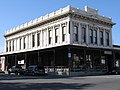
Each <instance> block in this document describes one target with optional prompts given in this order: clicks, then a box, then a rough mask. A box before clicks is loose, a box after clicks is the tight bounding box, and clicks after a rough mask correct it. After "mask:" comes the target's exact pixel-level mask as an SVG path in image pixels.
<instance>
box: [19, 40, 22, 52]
mask: <svg viewBox="0 0 120 90" xmlns="http://www.w3.org/2000/svg"><path fill="white" fill-rule="evenodd" d="M19 43H20V44H19V45H20V46H19V49H20V50H21V43H22V38H20V42H19Z"/></svg>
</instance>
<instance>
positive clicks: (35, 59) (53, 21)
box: [1, 5, 115, 75]
mask: <svg viewBox="0 0 120 90" xmlns="http://www.w3.org/2000/svg"><path fill="white" fill-rule="evenodd" d="M114 24H115V23H113V22H112V19H111V18H108V17H105V16H101V15H99V13H98V10H95V9H92V8H89V7H87V6H86V7H85V10H81V9H79V8H74V7H71V6H69V5H68V6H67V7H65V8H61V9H59V10H57V11H55V12H52V13H50V14H47V15H45V16H41V17H40V18H36V19H35V20H31V21H30V22H27V23H25V24H22V25H20V26H17V27H15V28H12V29H10V30H8V31H7V32H6V33H5V35H4V37H5V52H4V53H2V54H1V58H2V59H1V61H2V62H3V63H2V70H3V71H4V70H7V69H8V68H10V67H11V66H13V65H20V66H22V67H23V68H26V67H28V66H29V65H33V64H37V65H42V66H44V67H45V69H46V72H48V73H55V74H61V75H62V74H65V75H69V74H72V73H77V74H78V73H81V74H82V73H83V74H85V73H86V72H87V74H89V73H97V72H98V73H106V72H107V71H109V70H110V69H111V67H113V66H114V65H113V64H112V62H114V59H113V52H112V51H113V44H112V26H113V25H114Z"/></svg>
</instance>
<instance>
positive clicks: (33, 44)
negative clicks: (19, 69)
mask: <svg viewBox="0 0 120 90" xmlns="http://www.w3.org/2000/svg"><path fill="white" fill-rule="evenodd" d="M32 47H35V34H32Z"/></svg>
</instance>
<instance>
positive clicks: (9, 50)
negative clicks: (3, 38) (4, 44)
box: [9, 41, 11, 51]
mask: <svg viewBox="0 0 120 90" xmlns="http://www.w3.org/2000/svg"><path fill="white" fill-rule="evenodd" d="M9 51H11V41H9Z"/></svg>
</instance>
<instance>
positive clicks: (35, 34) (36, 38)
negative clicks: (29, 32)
mask: <svg viewBox="0 0 120 90" xmlns="http://www.w3.org/2000/svg"><path fill="white" fill-rule="evenodd" d="M35 47H37V32H35Z"/></svg>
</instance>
